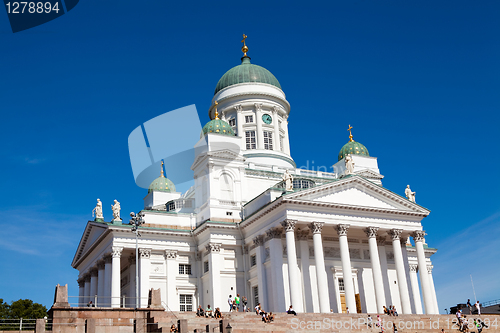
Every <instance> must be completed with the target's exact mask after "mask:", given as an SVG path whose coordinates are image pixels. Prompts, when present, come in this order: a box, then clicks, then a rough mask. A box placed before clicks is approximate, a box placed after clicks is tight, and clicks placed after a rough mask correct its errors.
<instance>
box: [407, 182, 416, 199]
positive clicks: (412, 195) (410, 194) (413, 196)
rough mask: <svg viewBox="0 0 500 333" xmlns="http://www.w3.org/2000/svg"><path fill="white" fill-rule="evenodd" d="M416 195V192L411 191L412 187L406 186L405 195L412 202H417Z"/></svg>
mask: <svg viewBox="0 0 500 333" xmlns="http://www.w3.org/2000/svg"><path fill="white" fill-rule="evenodd" d="M415 193H416V192H412V191H411V189H410V185H406V189H405V195H406V198H408V200H410V201H411V202H415Z"/></svg>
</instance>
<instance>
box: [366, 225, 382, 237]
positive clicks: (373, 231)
mask: <svg viewBox="0 0 500 333" xmlns="http://www.w3.org/2000/svg"><path fill="white" fill-rule="evenodd" d="M378 229H379V228H378V227H368V228H366V229H365V230H364V231H365V233H366V236H368V238H376V237H377V231H378Z"/></svg>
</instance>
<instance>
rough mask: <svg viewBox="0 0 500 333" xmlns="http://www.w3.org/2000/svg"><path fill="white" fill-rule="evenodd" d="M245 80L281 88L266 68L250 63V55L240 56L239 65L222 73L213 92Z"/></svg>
mask: <svg viewBox="0 0 500 333" xmlns="http://www.w3.org/2000/svg"><path fill="white" fill-rule="evenodd" d="M245 82H259V83H266V84H270V85H273V86H275V87H277V88H280V89H281V85H280V83H279V82H278V79H276V77H275V76H274V75H273V74H272V73H271V72H270V71H268V70H267V69H265V68H264V67H261V66H257V65H254V64H251V63H250V57H248V56H245V57H243V58H241V65H238V66H235V67H233V68H231V69H230V70H228V71H227V72H226V74H224V75H222V77H221V78H220V80H219V82H218V83H217V86H216V87H215V93H214V95H215V94H217V93H218V92H219V91H221V90H222V89H224V88H226V87H229V86H232V85H235V84H238V83H245Z"/></svg>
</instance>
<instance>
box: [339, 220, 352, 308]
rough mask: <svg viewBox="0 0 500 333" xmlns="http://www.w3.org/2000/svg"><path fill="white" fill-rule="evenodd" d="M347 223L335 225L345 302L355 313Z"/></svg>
mask: <svg viewBox="0 0 500 333" xmlns="http://www.w3.org/2000/svg"><path fill="white" fill-rule="evenodd" d="M347 230H349V225H348V224H339V225H337V234H338V235H339V245H340V260H341V261H342V275H343V277H344V290H345V303H346V306H347V307H348V308H349V311H352V313H356V298H355V296H354V282H353V281H352V268H351V257H350V256H349V244H348V243H347Z"/></svg>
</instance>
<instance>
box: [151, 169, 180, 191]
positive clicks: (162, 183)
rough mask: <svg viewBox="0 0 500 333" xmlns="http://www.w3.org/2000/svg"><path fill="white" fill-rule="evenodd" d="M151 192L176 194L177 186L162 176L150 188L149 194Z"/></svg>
mask: <svg viewBox="0 0 500 333" xmlns="http://www.w3.org/2000/svg"><path fill="white" fill-rule="evenodd" d="M151 191H159V192H175V185H174V183H172V181H171V180H170V179H168V178H166V177H165V176H163V172H162V175H161V176H160V177H158V178H156V179H155V180H153V182H152V183H151V185H149V187H148V193H149V192H151Z"/></svg>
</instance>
